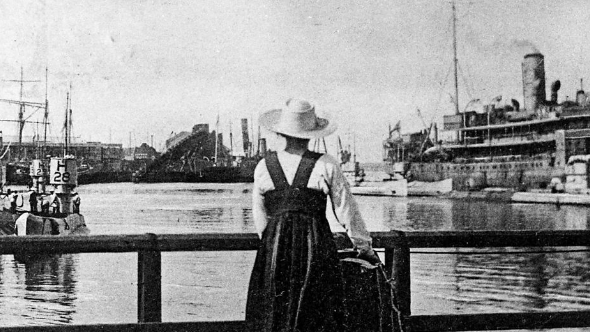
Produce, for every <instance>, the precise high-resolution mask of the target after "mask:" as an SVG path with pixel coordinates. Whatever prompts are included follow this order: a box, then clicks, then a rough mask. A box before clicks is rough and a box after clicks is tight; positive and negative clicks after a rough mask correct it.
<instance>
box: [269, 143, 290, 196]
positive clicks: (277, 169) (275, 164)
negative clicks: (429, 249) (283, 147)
mask: <svg viewBox="0 0 590 332" xmlns="http://www.w3.org/2000/svg"><path fill="white" fill-rule="evenodd" d="M264 159H265V162H266V169H267V170H268V174H270V178H271V179H272V183H273V184H274V186H275V189H276V190H282V189H286V188H288V187H289V182H288V181H287V177H285V172H284V171H283V168H282V167H281V164H280V163H279V158H278V156H277V153H276V152H275V151H272V152H269V153H268V154H267V155H266V157H265V158H264Z"/></svg>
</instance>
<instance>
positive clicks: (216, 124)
mask: <svg viewBox="0 0 590 332" xmlns="http://www.w3.org/2000/svg"><path fill="white" fill-rule="evenodd" d="M218 147H219V113H217V122H215V166H219V163H218V162H217V148H218Z"/></svg>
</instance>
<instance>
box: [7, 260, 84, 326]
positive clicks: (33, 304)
mask: <svg viewBox="0 0 590 332" xmlns="http://www.w3.org/2000/svg"><path fill="white" fill-rule="evenodd" d="M4 257H7V256H4ZM76 266H77V258H76V256H75V255H71V254H68V255H46V256H34V257H26V258H24V257H20V258H19V259H18V260H17V259H15V260H13V262H12V269H11V270H12V273H13V274H14V276H15V278H16V282H15V284H14V285H13V287H14V289H11V290H9V291H7V292H6V293H7V294H6V295H8V299H10V300H11V307H12V308H11V310H10V311H11V312H12V314H13V315H14V316H17V317H20V318H21V319H25V320H26V321H27V322H28V323H32V324H56V323H57V324H68V323H71V322H72V316H73V314H74V313H75V312H76V306H75V301H76V283H77V271H76ZM4 275H5V273H3V276H4ZM4 300H6V298H5V297H4ZM15 304H17V306H16V307H14V305H15ZM12 319H17V318H16V317H13V318H12ZM18 325H23V322H22V321H19V322H18Z"/></svg>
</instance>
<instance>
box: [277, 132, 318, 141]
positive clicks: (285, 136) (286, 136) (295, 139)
mask: <svg viewBox="0 0 590 332" xmlns="http://www.w3.org/2000/svg"><path fill="white" fill-rule="evenodd" d="M277 135H279V136H281V137H284V138H285V139H288V140H292V141H297V142H301V143H303V142H309V141H310V139H309V138H300V137H293V136H289V135H285V134H281V133H277Z"/></svg>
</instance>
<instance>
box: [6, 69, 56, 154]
mask: <svg viewBox="0 0 590 332" xmlns="http://www.w3.org/2000/svg"><path fill="white" fill-rule="evenodd" d="M5 81H6V82H17V83H20V99H19V100H10V99H0V101H2V102H5V103H9V104H17V105H19V111H18V120H0V121H7V122H18V159H21V154H22V141H23V129H24V126H25V123H27V122H29V123H37V122H36V121H27V120H28V119H29V118H30V117H31V116H29V117H27V118H26V119H25V108H26V107H36V108H37V109H36V110H35V111H37V110H39V109H42V108H46V107H47V101H46V103H45V104H43V103H35V102H29V101H23V95H24V93H23V91H24V83H34V82H39V81H37V80H31V81H25V80H24V73H23V67H21V68H20V80H5ZM46 112H47V110H46ZM33 113H34V112H33ZM31 115H32V114H31Z"/></svg>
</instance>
